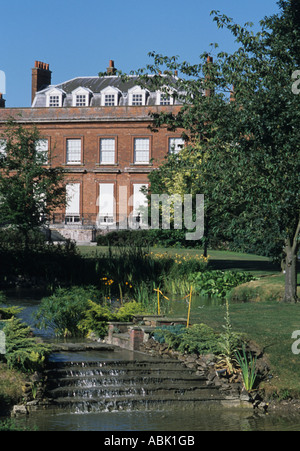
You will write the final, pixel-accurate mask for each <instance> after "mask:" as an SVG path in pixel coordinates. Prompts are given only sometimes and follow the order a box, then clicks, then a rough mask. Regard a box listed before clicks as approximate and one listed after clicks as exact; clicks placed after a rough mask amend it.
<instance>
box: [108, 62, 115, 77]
mask: <svg viewBox="0 0 300 451" xmlns="http://www.w3.org/2000/svg"><path fill="white" fill-rule="evenodd" d="M116 71H117V69H116V68H115V62H114V61H113V60H109V66H108V68H107V70H106V73H107V75H115V73H116Z"/></svg>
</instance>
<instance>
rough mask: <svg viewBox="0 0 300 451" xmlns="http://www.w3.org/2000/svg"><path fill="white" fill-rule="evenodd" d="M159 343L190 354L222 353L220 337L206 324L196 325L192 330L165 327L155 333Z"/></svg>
mask: <svg viewBox="0 0 300 451" xmlns="http://www.w3.org/2000/svg"><path fill="white" fill-rule="evenodd" d="M153 338H154V339H155V340H156V341H158V342H159V343H166V344H167V345H168V346H169V348H172V349H174V350H177V351H179V352H181V353H184V352H187V353H188V354H194V353H197V354H210V353H213V354H218V353H220V352H221V348H220V336H219V335H218V334H217V333H215V332H214V331H213V329H211V328H210V327H209V326H207V325H205V324H194V325H193V326H191V327H190V328H186V327H185V326H184V325H176V326H165V327H161V328H160V329H157V330H156V331H155V332H154V333H153Z"/></svg>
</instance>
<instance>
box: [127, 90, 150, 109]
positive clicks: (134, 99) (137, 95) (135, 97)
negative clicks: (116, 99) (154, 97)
mask: <svg viewBox="0 0 300 451" xmlns="http://www.w3.org/2000/svg"><path fill="white" fill-rule="evenodd" d="M149 94H150V93H149V91H148V90H147V89H143V88H141V87H140V86H134V87H133V88H131V89H129V90H128V104H129V105H130V106H139V105H146V104H147V98H148V96H149Z"/></svg>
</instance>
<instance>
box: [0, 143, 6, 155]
mask: <svg viewBox="0 0 300 451" xmlns="http://www.w3.org/2000/svg"><path fill="white" fill-rule="evenodd" d="M1 156H2V157H5V156H6V139H0V157H1Z"/></svg>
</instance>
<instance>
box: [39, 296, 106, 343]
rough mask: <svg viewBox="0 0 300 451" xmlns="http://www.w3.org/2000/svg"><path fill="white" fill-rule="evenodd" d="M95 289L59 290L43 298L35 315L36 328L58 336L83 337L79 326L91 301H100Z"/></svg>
mask: <svg viewBox="0 0 300 451" xmlns="http://www.w3.org/2000/svg"><path fill="white" fill-rule="evenodd" d="M99 296H100V295H99V292H98V291H97V290H96V289H95V288H94V287H87V288H84V287H72V288H70V289H62V288H59V289H57V290H56V291H55V293H54V294H53V295H52V296H50V297H46V298H43V299H42V301H41V304H40V307H39V309H38V311H37V313H36V315H35V318H36V321H37V322H36V327H38V328H40V329H50V330H52V331H53V332H54V334H55V335H56V336H59V337H62V336H64V337H65V336H73V337H76V336H82V332H81V331H80V329H78V324H79V323H80V321H81V320H82V319H84V317H85V311H86V309H87V308H88V302H89V300H97V299H99Z"/></svg>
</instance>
